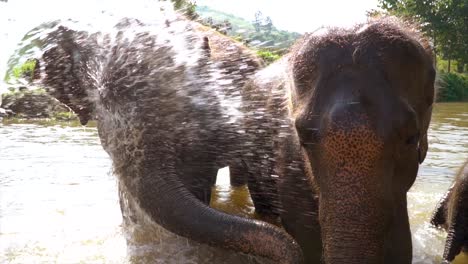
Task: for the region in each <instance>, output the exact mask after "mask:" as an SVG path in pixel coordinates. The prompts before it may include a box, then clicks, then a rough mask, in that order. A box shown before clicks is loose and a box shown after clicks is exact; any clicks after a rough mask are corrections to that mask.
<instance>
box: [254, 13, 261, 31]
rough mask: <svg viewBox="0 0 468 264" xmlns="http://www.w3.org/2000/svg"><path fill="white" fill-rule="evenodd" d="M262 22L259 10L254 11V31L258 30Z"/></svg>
mask: <svg viewBox="0 0 468 264" xmlns="http://www.w3.org/2000/svg"><path fill="white" fill-rule="evenodd" d="M262 23H263V14H262V12H261V11H257V12H256V13H255V20H254V21H253V26H254V28H255V31H257V32H260V30H261V29H262Z"/></svg>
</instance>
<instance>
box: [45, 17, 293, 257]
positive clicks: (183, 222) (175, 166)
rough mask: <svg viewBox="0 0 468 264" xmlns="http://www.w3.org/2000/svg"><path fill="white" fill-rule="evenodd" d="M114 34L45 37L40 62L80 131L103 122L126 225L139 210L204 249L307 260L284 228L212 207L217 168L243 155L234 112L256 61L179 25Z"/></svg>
mask: <svg viewBox="0 0 468 264" xmlns="http://www.w3.org/2000/svg"><path fill="white" fill-rule="evenodd" d="M116 29H118V31H119V33H117V34H116V35H115V36H114V38H111V37H109V36H108V35H105V34H103V33H96V34H88V33H86V32H81V31H75V30H71V29H69V28H66V27H63V26H58V27H56V28H55V29H54V30H53V31H52V32H51V33H50V34H49V37H48V38H47V39H46V40H45V42H46V43H47V44H48V47H46V51H45V53H44V54H43V57H42V61H41V65H43V71H44V74H43V75H44V77H43V80H42V83H43V85H45V86H46V88H47V89H48V90H49V92H50V93H51V94H52V95H53V96H55V97H56V98H57V99H59V100H60V101H61V102H63V103H65V104H66V105H68V106H69V107H70V108H71V109H72V110H73V111H74V112H76V113H77V114H78V116H79V118H80V121H81V123H82V124H86V123H87V121H88V120H89V119H90V118H91V117H92V116H93V115H97V122H98V131H99V136H100V139H101V143H102V146H103V147H104V149H105V150H106V151H107V153H108V154H109V155H110V157H111V158H112V161H113V165H114V170H115V174H116V175H117V177H118V180H119V192H120V198H121V201H120V202H121V207H122V212H123V214H124V218H125V219H126V221H134V222H138V221H139V220H138V219H133V218H135V216H136V215H137V213H136V211H143V212H144V214H145V215H146V216H148V218H149V219H151V221H154V222H155V223H157V224H159V225H161V226H162V227H164V228H165V229H167V230H169V231H171V232H173V233H175V234H177V235H180V236H183V237H187V238H190V239H192V240H195V241H198V242H201V243H206V244H209V245H212V246H216V247H221V248H225V249H231V250H234V251H238V252H243V253H248V254H254V255H259V256H264V257H267V258H270V259H273V260H275V261H278V262H280V263H299V262H301V252H300V248H299V246H298V245H297V243H296V242H295V241H293V239H292V238H291V237H290V236H289V235H288V234H287V233H286V232H284V231H283V230H282V229H279V228H277V227H276V226H273V225H270V224H268V223H265V222H261V221H257V220H252V219H246V218H241V217H237V216H232V215H228V214H225V213H222V212H219V211H217V210H214V209H212V208H210V207H209V206H208V205H209V201H210V195H211V187H212V185H213V184H214V182H215V178H216V174H217V171H218V168H220V167H222V166H226V165H228V162H232V157H234V156H236V155H238V154H237V151H236V150H235V149H233V146H234V145H236V146H237V144H234V143H235V142H238V141H237V140H238V139H237V137H238V131H237V130H238V128H236V126H235V125H233V124H234V121H235V120H236V119H237V118H239V116H238V115H237V114H236V113H235V112H233V111H231V109H230V107H232V106H233V105H235V103H236V102H237V103H239V102H240V101H239V100H240V96H239V92H238V90H239V86H242V85H243V83H244V81H245V80H246V77H247V76H248V75H249V74H251V73H252V72H253V71H255V70H256V69H257V68H258V67H259V64H258V62H256V61H255V59H253V58H252V57H251V55H250V54H249V53H248V52H246V51H244V50H243V49H242V48H241V47H240V46H239V45H238V44H235V43H233V42H232V41H230V40H228V39H226V38H224V37H221V36H219V35H218V34H216V33H213V32H209V31H206V29H203V28H202V27H201V26H200V25H198V24H196V23H192V22H188V21H187V20H185V19H183V18H176V19H174V20H166V21H164V22H163V23H162V24H157V25H149V26H145V25H143V24H142V23H140V22H138V21H136V20H132V19H127V20H124V21H122V22H121V23H120V24H119V25H117V26H116ZM208 37H209V38H210V39H209V40H208ZM233 84H235V85H233ZM236 85H237V86H236ZM222 96H224V98H225V99H226V100H227V102H228V103H227V104H225V101H223V100H222V99H220V98H221V97H222ZM240 182H242V180H240ZM129 209H130V210H129Z"/></svg>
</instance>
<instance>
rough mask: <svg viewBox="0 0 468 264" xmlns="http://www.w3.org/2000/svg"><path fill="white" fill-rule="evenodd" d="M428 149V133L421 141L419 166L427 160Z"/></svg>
mask: <svg viewBox="0 0 468 264" xmlns="http://www.w3.org/2000/svg"><path fill="white" fill-rule="evenodd" d="M427 149H428V142H427V133H425V134H424V136H422V137H421V139H420V140H419V147H418V152H419V153H418V154H419V158H418V159H419V164H421V163H423V161H424V159H425V158H426V154H427Z"/></svg>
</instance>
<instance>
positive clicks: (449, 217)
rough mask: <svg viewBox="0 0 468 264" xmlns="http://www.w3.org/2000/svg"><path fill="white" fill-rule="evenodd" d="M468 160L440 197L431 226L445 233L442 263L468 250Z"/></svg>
mask: <svg viewBox="0 0 468 264" xmlns="http://www.w3.org/2000/svg"><path fill="white" fill-rule="evenodd" d="M467 195H468V160H467V161H466V162H465V163H464V165H463V166H462V167H461V168H460V171H459V172H458V173H457V174H456V176H455V180H454V182H453V184H452V186H451V187H450V188H449V189H448V191H447V193H446V194H445V195H444V196H443V197H442V199H441V201H440V202H439V204H438V205H437V207H436V209H435V211H434V214H433V216H432V218H431V224H432V225H434V226H436V227H443V228H444V229H445V230H446V231H447V239H446V242H445V250H444V255H443V258H444V261H446V262H447V263H449V262H451V261H452V260H453V259H454V258H455V256H456V255H458V254H459V253H460V252H461V251H462V250H463V251H465V252H466V251H467V250H468V203H467V202H466V197H467Z"/></svg>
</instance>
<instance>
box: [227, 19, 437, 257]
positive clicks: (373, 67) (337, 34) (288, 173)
mask: <svg viewBox="0 0 468 264" xmlns="http://www.w3.org/2000/svg"><path fill="white" fill-rule="evenodd" d="M434 79H435V70H434V66H433V60H432V53H431V47H430V45H429V43H428V42H427V41H426V40H425V39H424V38H423V37H422V36H421V34H420V33H419V32H417V31H415V30H414V27H413V26H411V25H406V24H404V23H402V22H399V21H397V20H396V19H393V18H382V19H379V20H373V21H370V22H368V23H367V24H364V25H361V26H357V27H355V28H353V29H350V30H344V29H330V30H328V31H326V32H323V31H322V32H319V33H316V34H310V35H306V36H305V37H304V38H303V39H302V40H300V41H299V42H298V43H296V44H295V45H294V47H293V48H292V50H291V52H290V53H289V54H287V55H286V56H285V57H283V58H282V59H281V60H280V61H278V62H275V63H274V64H272V65H270V66H268V67H267V68H265V69H263V70H261V71H259V72H258V73H257V74H256V75H255V77H254V80H253V81H252V82H250V83H248V84H247V85H246V87H245V89H244V90H243V96H244V107H245V110H244V113H246V118H245V127H246V133H245V134H246V137H245V140H244V141H243V142H245V144H244V146H246V147H245V148H246V150H247V151H246V152H245V153H244V157H243V163H241V164H238V165H237V166H238V168H236V171H242V170H244V171H245V172H247V173H248V183H249V190H250V193H251V196H252V198H253V201H254V205H255V208H256V210H257V212H259V213H260V214H264V215H270V216H273V217H274V216H276V215H277V216H280V218H281V222H282V223H283V225H284V227H285V228H286V230H287V231H288V232H289V233H290V234H291V235H292V236H293V237H294V238H295V239H296V240H297V241H298V243H299V244H300V245H301V247H302V249H303V253H304V255H305V258H306V262H307V263H320V262H321V261H324V262H325V263H411V260H412V245H411V233H410V228H409V222H408V213H407V199H406V193H407V191H408V190H409V188H410V187H411V186H412V184H413V182H414V180H415V178H416V174H417V171H418V167H419V164H420V163H421V162H423V160H424V158H425V155H426V152H427V148H428V143H427V130H428V126H429V122H430V119H431V112H432V104H433V102H434Z"/></svg>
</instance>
